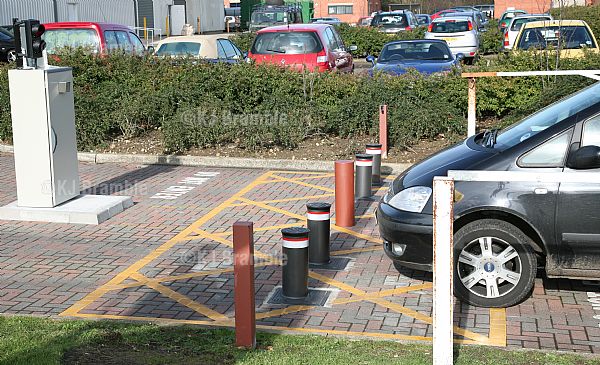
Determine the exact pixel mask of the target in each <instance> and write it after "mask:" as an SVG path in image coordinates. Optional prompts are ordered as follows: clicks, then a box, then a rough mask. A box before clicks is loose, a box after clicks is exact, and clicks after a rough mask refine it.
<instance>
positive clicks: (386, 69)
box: [367, 39, 464, 75]
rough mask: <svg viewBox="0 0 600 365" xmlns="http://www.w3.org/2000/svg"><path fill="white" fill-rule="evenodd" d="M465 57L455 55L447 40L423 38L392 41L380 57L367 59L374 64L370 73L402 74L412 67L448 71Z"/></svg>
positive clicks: (424, 71)
mask: <svg viewBox="0 0 600 365" xmlns="http://www.w3.org/2000/svg"><path fill="white" fill-rule="evenodd" d="M463 58H464V56H463V55H462V54H460V53H459V54H458V55H456V57H454V56H453V55H452V52H451V51H450V48H448V45H447V44H446V42H445V41H442V40H432V39H423V40H409V41H394V42H390V43H388V44H386V45H385V46H383V50H382V51H381V53H380V55H379V58H378V59H376V58H375V57H374V56H367V61H368V62H371V63H372V64H373V68H371V69H370V70H369V74H370V75H373V74H375V73H377V72H383V73H386V74H390V75H402V74H404V73H406V72H407V71H408V70H409V69H411V68H412V69H415V70H417V71H418V72H420V73H423V74H433V73H438V72H448V71H450V70H451V69H452V67H454V66H459V65H460V61H461V60H462V59H463Z"/></svg>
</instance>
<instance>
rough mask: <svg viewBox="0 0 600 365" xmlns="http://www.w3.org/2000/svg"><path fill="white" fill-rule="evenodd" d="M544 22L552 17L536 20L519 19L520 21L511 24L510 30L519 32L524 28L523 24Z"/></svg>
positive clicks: (516, 20) (515, 20) (537, 18)
mask: <svg viewBox="0 0 600 365" xmlns="http://www.w3.org/2000/svg"><path fill="white" fill-rule="evenodd" d="M543 20H550V17H547V16H545V17H535V18H518V19H514V20H513V21H512V23H511V26H510V30H512V31H517V30H520V29H521V27H522V26H523V24H527V23H531V22H537V21H543Z"/></svg>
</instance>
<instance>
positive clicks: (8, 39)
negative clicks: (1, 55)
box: [0, 28, 13, 42]
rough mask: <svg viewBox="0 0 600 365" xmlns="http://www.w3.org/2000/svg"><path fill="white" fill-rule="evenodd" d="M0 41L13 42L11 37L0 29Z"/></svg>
mask: <svg viewBox="0 0 600 365" xmlns="http://www.w3.org/2000/svg"><path fill="white" fill-rule="evenodd" d="M0 41H2V42H13V36H12V34H10V33H9V32H8V31H6V30H4V29H2V28H0Z"/></svg>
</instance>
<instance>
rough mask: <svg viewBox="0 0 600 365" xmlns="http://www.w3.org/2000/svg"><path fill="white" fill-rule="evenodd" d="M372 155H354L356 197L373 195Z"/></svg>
mask: <svg viewBox="0 0 600 365" xmlns="http://www.w3.org/2000/svg"><path fill="white" fill-rule="evenodd" d="M372 180H373V155H367V154H358V155H356V177H355V185H356V198H357V199H365V198H367V199H368V198H370V197H371V196H372V195H373V190H372V188H371V185H372V184H373V182H372Z"/></svg>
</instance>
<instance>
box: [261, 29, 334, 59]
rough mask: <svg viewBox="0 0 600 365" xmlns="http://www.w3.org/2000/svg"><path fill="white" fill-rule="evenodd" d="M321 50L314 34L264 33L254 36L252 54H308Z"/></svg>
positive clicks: (317, 38)
mask: <svg viewBox="0 0 600 365" xmlns="http://www.w3.org/2000/svg"><path fill="white" fill-rule="evenodd" d="M322 49H323V45H321V41H320V40H319V37H318V36H317V33H315V32H266V33H260V34H259V35H257V36H256V39H255V41H254V43H253V44H252V50H251V51H252V53H253V54H308V53H318V52H320V51H321V50H322Z"/></svg>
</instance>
